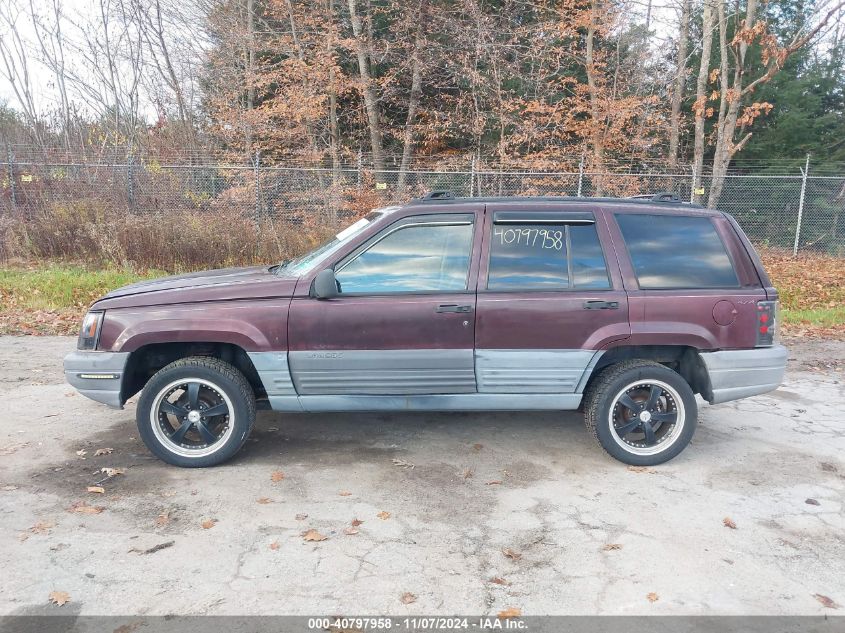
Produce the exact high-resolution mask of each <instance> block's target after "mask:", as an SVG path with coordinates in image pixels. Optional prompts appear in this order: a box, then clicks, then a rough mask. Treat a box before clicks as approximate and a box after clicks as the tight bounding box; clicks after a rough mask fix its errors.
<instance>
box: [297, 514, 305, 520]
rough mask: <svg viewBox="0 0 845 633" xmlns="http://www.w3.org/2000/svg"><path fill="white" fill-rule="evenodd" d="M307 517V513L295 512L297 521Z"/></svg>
mask: <svg viewBox="0 0 845 633" xmlns="http://www.w3.org/2000/svg"><path fill="white" fill-rule="evenodd" d="M307 518H308V515H307V514H297V515H296V520H297V521H304V520H305V519H307Z"/></svg>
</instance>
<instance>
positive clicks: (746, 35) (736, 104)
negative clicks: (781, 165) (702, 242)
mask: <svg viewBox="0 0 845 633" xmlns="http://www.w3.org/2000/svg"><path fill="white" fill-rule="evenodd" d="M843 9H845V0H839V1H837V2H833V3H829V4H828V5H827V7H826V8H821V7H817V14H816V16H815V20H814V22H815V24H814V25H813V26H811V27H810V28H809V29H808V30H806V31H804V30H799V32H798V33H797V34H796V35H795V36H794V37H793V38H792V39H791V41H789V42H788V43H787V44H786V45H785V46H780V45H779V44H778V42H777V39H776V38H775V36H774V35H772V34H770V33H768V32H767V30H766V25H765V24H764V23H762V22H757V15H756V14H757V0H748V2H747V5H746V10H745V17H744V18H743V19H742V20H741V21H740V22H739V24H738V27H737V33H736V35H735V36H734V38H733V40H732V41H731V42H730V43H729V42H728V41H727V37H726V31H727V18H726V17H725V14H724V7H722V8H721V9H720V13H719V25H720V26H719V31H720V38H719V42H720V48H721V59H722V64H721V69H720V75H721V77H720V85H721V92H720V103H719V119H718V123H717V127H716V148H715V150H714V154H713V181H712V183H711V186H710V196H709V198H708V201H707V202H708V206H711V207H715V206H716V205H717V204H718V203H719V198H720V197H721V195H722V188H723V187H724V183H725V176H726V175H727V172H728V167H729V166H730V163H731V160H732V159H733V157H734V155H735V154H736V153H737V152H739V151H740V150H741V149H742V148H743V147H744V146H745V144H746V143H747V142H748V140H749V139H750V138H751V135H752V132H750V131H749V132H747V133H745V135H744V136H743V137H742V138H741V139H740V140H739V141H737V142H736V143H735V142H734V139H735V137H736V132H737V128H738V127H740V128H742V127H743V126H745V125H750V123H751V122H753V120H754V119H755V118H756V117H757V116H759V115H760V114H764V113H766V112H768V111H769V110H771V108H772V105H771V104H769V103H751V104H750V105H748V106H744V102H745V99H746V98H747V97H749V96H750V95H751V94H752V93H753V92H754V90H755V89H756V88H758V87H759V86H761V85H762V84H764V83H766V82H768V81H770V80H771V79H772V77H774V76H775V75H776V74H777V73H778V72H779V71H780V69H781V68H783V65H784V63H785V62H786V60H787V58H788V57H789V56H790V55H792V54H794V53H795V52H796V51H798V50H800V49H801V48H803V47H804V46H806V45H807V44H808V43H809V42H810V41H812V40H813V38H815V37H816V36H818V35H819V33H821V32H822V31H823V30H824V29H825V27H826V26H827V25H828V24H829V23H830V22H831V20H833V19H834V18H835V17H836V16H838V15H840V14H841V13H842V11H843ZM737 20H739V17H738V16H737ZM758 39H759V40H760V43H761V45H762V48H763V70H762V72H760V74H759V75H758V76H757V77H756V78H755V79H753V80H751V81H750V82H748V83H747V84H746V83H745V81H746V79H747V77H748V75H749V70H750V69H749V68H748V67H747V65H746V63H747V59H746V58H747V53H748V47H749V45H750V44H751V43H753V42H754V41H756V40H758ZM730 59H732V60H733V63H734V69H733V78H732V80H731V78H730V75H729V70H730V69H729V60H730ZM740 114H741V116H740Z"/></svg>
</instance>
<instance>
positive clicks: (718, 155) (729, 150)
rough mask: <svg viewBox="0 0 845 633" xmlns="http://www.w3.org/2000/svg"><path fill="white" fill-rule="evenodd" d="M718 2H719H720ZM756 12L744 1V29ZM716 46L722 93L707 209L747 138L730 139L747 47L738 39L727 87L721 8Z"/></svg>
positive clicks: (739, 100) (752, 1)
mask: <svg viewBox="0 0 845 633" xmlns="http://www.w3.org/2000/svg"><path fill="white" fill-rule="evenodd" d="M720 1H721V0H720ZM756 12H757V0H748V6H747V8H746V13H745V20H744V24H745V26H748V27H751V26H753V25H754V20H755V18H756ZM719 29H720V36H719V40H720V46H721V49H722V57H723V59H724V61H723V62H722V70H721V74H722V75H723V76H722V78H721V85H722V94H721V99H720V103H719V125H718V127H717V128H716V149H715V151H714V153H713V181H712V183H711V185H710V196H709V197H708V199H707V206H709V207H714V208H715V207H716V205H718V204H719V198H720V197H721V196H722V189H723V188H724V185H725V177H726V176H727V173H728V167H730V164H731V159H732V158H733V156H734V154H736V153H737V152H738V151H739V150H740V149H742V147H743V145H745V143H746V142H747V141H748V139H749V138H750V137H751V133H749V134H747V135H746V136H745V138H743V139H742V140H741V141H740V142H739V143H737V144H736V145H734V142H733V139H734V134H735V133H736V125H737V119H738V118H739V111H740V108H741V107H742V93H743V86H742V84H743V79H744V76H745V55H746V53H747V52H748V44H747V43H746V42H745V41H744V40H741V41H740V44H739V51H738V52H737V53H736V56H735V63H736V67H735V68H734V77H733V85H732V86H730V85H729V79H728V62H727V56H728V54H729V53H728V44H727V36H726V33H727V20H726V19H725V15H724V7H721V8H720V10H719Z"/></svg>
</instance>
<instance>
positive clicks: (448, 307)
mask: <svg viewBox="0 0 845 633" xmlns="http://www.w3.org/2000/svg"><path fill="white" fill-rule="evenodd" d="M437 312H472V306H471V305H468V306H459V305H458V304H457V303H443V304H440V305H439V306H437Z"/></svg>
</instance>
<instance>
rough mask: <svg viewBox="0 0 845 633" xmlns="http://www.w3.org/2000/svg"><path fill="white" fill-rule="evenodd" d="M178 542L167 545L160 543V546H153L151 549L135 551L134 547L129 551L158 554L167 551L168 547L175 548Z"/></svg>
mask: <svg viewBox="0 0 845 633" xmlns="http://www.w3.org/2000/svg"><path fill="white" fill-rule="evenodd" d="M175 543H176V541H167V542H165V543H159V544H158V545H153V546H152V547H150V548H149V549H135V548H134V547H133V548H132V549H131V550H129V551H130V552H137V553H138V554H155V553H156V552H160V551H161V550H163V549H167V548H168V547H173V545H174V544H175Z"/></svg>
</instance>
